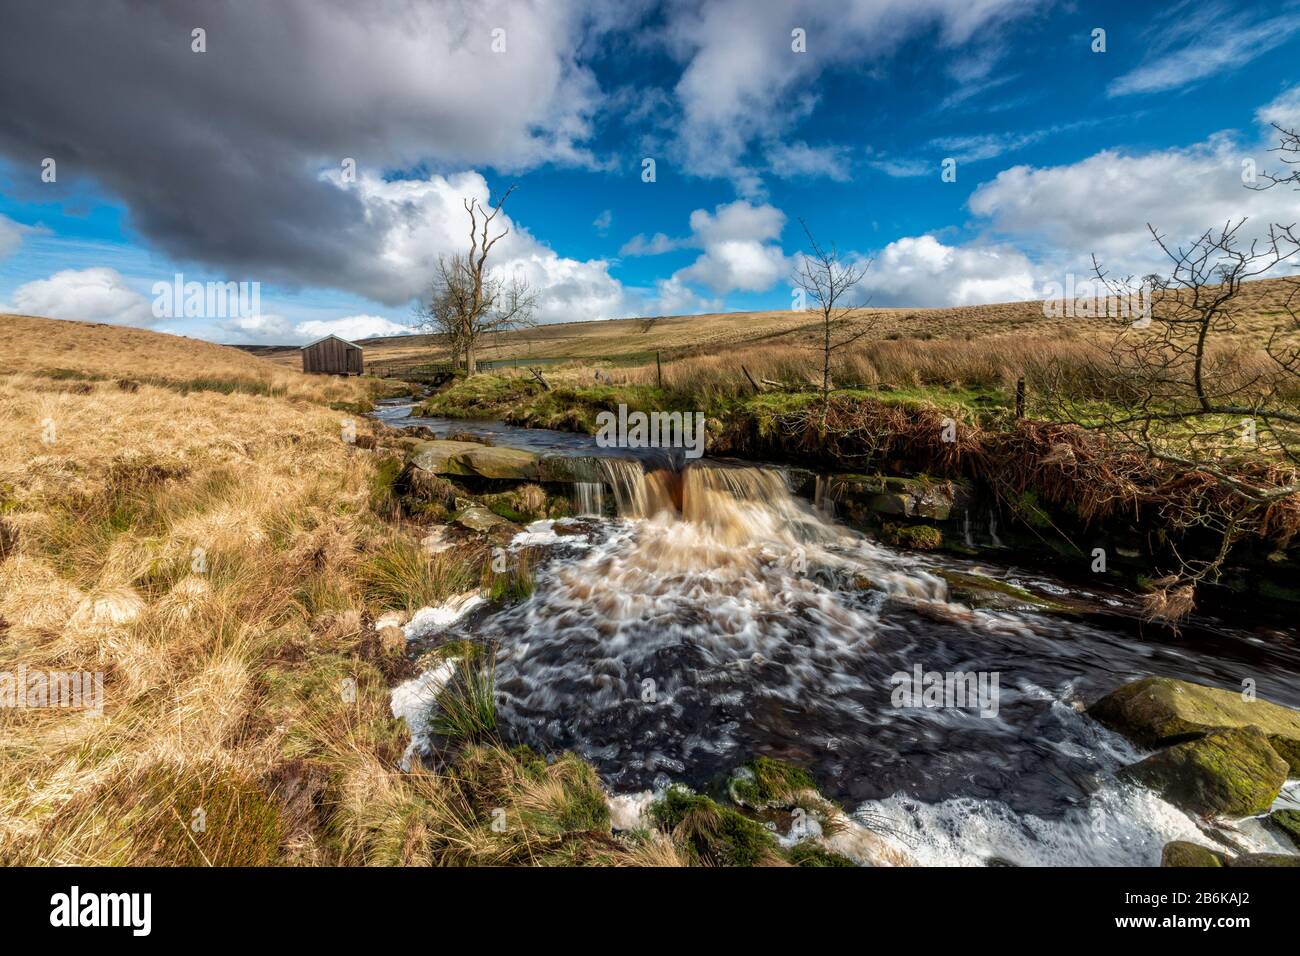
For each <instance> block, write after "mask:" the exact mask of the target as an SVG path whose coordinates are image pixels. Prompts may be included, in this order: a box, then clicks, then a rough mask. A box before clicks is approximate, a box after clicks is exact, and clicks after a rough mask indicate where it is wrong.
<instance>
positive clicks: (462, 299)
mask: <svg viewBox="0 0 1300 956" xmlns="http://www.w3.org/2000/svg"><path fill="white" fill-rule="evenodd" d="M514 191H515V187H514V186H511V187H510V188H509V189H507V190H506V191H505V194H504V195H502V197H501V198H500V199H499V200H497V202H496V205H494V206H492V208H491V209H490V210H489V209H488V208H487V207H486V206H483V205H481V204H480V203H479V201H478V200H477V199H466V200H465V201H464V203H465V211H466V212H467V213H469V252H468V253H466V254H463V255H462V254H460V253H457V254H455V255H451V256H439V257H438V267H437V272H436V274H435V275H434V278H433V282H432V286H431V288H430V290H429V294H428V296H427V298H426V299H425V301H423V302H421V303H420V305H419V306H418V307H417V308H416V316H417V319H418V320H419V325H420V327H421V328H424V329H427V330H428V331H431V332H434V333H436V334H439V335H441V336H442V337H443V338H444V339H445V341H446V343H447V347H448V350H449V351H450V353H451V358H452V361H453V362H454V363H459V362H460V360H461V359H462V358H463V359H464V362H465V370H466V373H467V374H469V375H473V374H474V373H475V372H476V371H477V365H476V356H475V353H476V350H477V349H478V346H479V345H480V343H481V342H482V341H483V337H484V336H486V335H491V334H495V333H498V332H504V331H507V330H510V329H518V328H524V327H526V326H530V325H532V324H533V311H534V309H535V308H536V305H537V297H536V295H535V294H534V293H533V292H532V290H531V289H530V288H529V286H528V283H527V281H526V280H524V279H523V278H522V277H520V276H518V275H514V276H511V277H509V278H506V277H504V276H502V275H500V274H498V273H496V272H493V271H492V270H491V269H489V268H488V265H487V259H488V254H489V253H490V252H491V251H492V248H493V247H494V246H495V245H496V244H497V243H498V242H500V241H501V240H502V239H504V238H505V237H506V236H507V235H508V234H509V232H510V229H509V228H508V227H504V226H503V227H502V228H501V230H500V232H497V233H496V234H495V235H493V229H492V223H493V221H494V220H495V219H496V218H497V216H498V215H500V213H501V209H502V207H504V206H505V202H506V200H507V199H508V198H510V194H511V193H512V192H514Z"/></svg>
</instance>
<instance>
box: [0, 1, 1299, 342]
mask: <svg viewBox="0 0 1300 956" xmlns="http://www.w3.org/2000/svg"><path fill="white" fill-rule="evenodd" d="M10 20H11V22H10V23H9V24H7V27H8V28H9V29H7V34H8V36H9V41H10V44H11V46H10V49H9V50H8V51H6V53H5V56H2V57H0V311H5V310H8V311H18V312H35V313H38V314H47V315H53V316H54V317H57V318H66V319H83V320H90V321H106V322H118V323H124V324H134V325H141V326H145V327H149V328H154V329H158V330H161V331H170V332H176V333H180V334H186V335H194V336H200V337H204V338H209V339H213V340H216V341H223V342H278V343H290V342H301V341H305V340H308V339H310V338H315V337H318V336H319V335H320V334H324V333H325V332H329V331H335V332H339V333H340V334H344V335H346V336H350V337H363V336H366V335H373V334H383V333H392V332H397V331H401V330H403V329H405V328H406V327H408V326H409V324H410V322H411V305H412V302H413V301H414V299H415V298H416V297H417V296H418V295H419V294H420V292H421V290H422V289H423V288H425V286H426V285H427V282H428V280H429V279H430V277H431V275H432V269H433V264H434V263H435V262H436V259H437V257H438V255H440V254H447V253H451V252H455V251H457V249H458V248H459V244H460V243H461V242H462V241H463V237H464V233H465V230H466V228H467V219H466V214H465V211H464V209H463V208H462V206H461V200H462V199H463V198H464V197H475V198H478V199H480V200H486V199H488V198H489V196H495V195H497V194H499V192H500V191H501V190H502V189H504V188H505V187H506V186H507V185H509V184H511V183H515V184H517V185H518V189H517V191H516V192H515V193H514V194H513V195H512V196H511V198H510V201H509V203H508V205H507V207H506V212H507V214H508V217H509V221H510V224H511V226H512V234H511V235H510V236H509V237H508V239H507V240H505V241H503V243H502V245H501V246H500V247H499V255H500V258H499V260H498V262H499V265H500V266H501V267H502V268H507V269H516V270H522V271H523V273H524V274H525V275H526V276H527V278H528V279H529V281H530V283H531V284H532V285H533V287H534V288H535V290H537V291H538V293H539V296H540V299H539V301H540V309H539V316H538V317H539V318H540V319H541V320H542V321H548V322H551V321H564V320H588V319H600V318H614V317H620V316H625V315H645V314H675V313H698V312H705V311H719V310H734V309H753V308H788V307H789V305H790V281H789V276H790V273H791V269H792V261H793V257H794V256H796V255H797V254H798V252H799V250H800V249H801V247H802V246H803V245H805V242H804V237H803V233H802V229H801V227H800V226H799V223H798V220H799V219H803V220H804V221H806V222H807V224H808V226H809V228H810V229H811V230H812V231H813V233H814V234H815V235H816V236H817V237H818V238H819V239H820V240H821V241H823V242H824V243H831V242H833V243H835V244H836V245H837V247H838V248H839V249H840V250H842V251H844V252H845V253H846V254H847V255H849V256H851V257H861V258H871V259H872V260H873V261H872V265H871V268H870V271H869V272H868V280H867V282H866V283H865V286H866V288H865V289H864V294H866V295H868V296H869V299H870V302H871V303H873V304H875V305H882V306H891V305H902V306H931V305H961V304H972V303H978V302H996V301H1008V300H1013V299H1023V298H1031V297H1035V296H1040V295H1042V294H1043V287H1044V286H1045V285H1046V284H1047V283H1050V282H1064V278H1065V276H1066V274H1068V273H1071V272H1073V273H1075V274H1076V275H1080V276H1082V275H1084V274H1086V273H1087V271H1088V267H1089V262H1090V256H1091V255H1092V254H1093V253H1096V254H1098V255H1099V256H1100V257H1101V258H1102V260H1103V261H1104V262H1106V263H1107V265H1108V266H1110V267H1112V268H1113V269H1114V270H1116V271H1117V272H1119V273H1133V274H1144V273H1146V272H1149V271H1152V270H1153V269H1157V268H1159V266H1160V258H1159V254H1158V252H1157V250H1155V249H1154V248H1153V246H1152V244H1151V242H1150V240H1149V236H1148V234H1147V232H1146V223H1147V222H1153V223H1155V224H1157V225H1159V226H1160V228H1161V229H1162V230H1163V231H1164V232H1166V233H1168V234H1169V235H1171V236H1173V237H1175V238H1187V237H1191V236H1193V235H1195V234H1197V233H1199V232H1200V231H1202V230H1204V229H1205V228H1208V227H1211V226H1214V225H1216V224H1220V223H1222V222H1223V221H1224V220H1225V219H1226V218H1239V217H1242V216H1248V217H1250V220H1251V224H1252V226H1251V228H1254V227H1255V226H1256V225H1258V226H1259V227H1263V226H1264V225H1266V224H1267V223H1268V222H1269V221H1276V222H1282V223H1292V222H1296V221H1297V220H1300V193H1297V192H1295V191H1293V190H1281V189H1274V190H1270V191H1266V192H1255V191H1251V190H1248V189H1246V188H1245V185H1244V183H1243V176H1244V175H1245V170H1246V165H1243V164H1248V163H1249V162H1252V161H1253V162H1254V163H1255V164H1256V166H1257V168H1258V169H1261V170H1264V169H1277V168H1278V167H1279V163H1278V162H1277V158H1276V156H1275V155H1274V154H1271V153H1269V152H1268V149H1269V147H1270V146H1272V145H1275V144H1276V136H1275V135H1274V134H1272V133H1271V131H1270V128H1269V123H1271V122H1278V123H1281V124H1282V125H1284V126H1288V127H1290V128H1294V127H1295V126H1297V125H1300V92H1298V91H1300V57H1297V52H1298V51H1300V5H1298V4H1296V3H1282V4H1268V5H1264V4H1229V3H1214V2H1209V3H1184V4H1178V5H1174V6H1172V7H1165V6H1164V5H1155V4H1151V5H1145V4H1133V3H1089V4H1087V5H1086V7H1085V6H1084V5H1082V4H1071V3H1053V2H1026V0H1017V2H1011V0H960V2H957V0H905V2H904V0H871V2H865V0H840V2H835V3H832V2H824V0H793V2H783V3H777V2H764V0H745V2H742V0H717V2H711V3H703V4H699V3H689V4H688V3H673V2H668V3H652V2H649V0H644V2H641V0H638V2H630V3H626V4H620V5H618V6H617V7H615V6H613V5H610V4H600V3H594V2H582V0H565V2H560V0H554V2H548V3H540V2H538V3H526V2H512V0H490V2H485V3H475V4H472V5H471V4H459V3H436V4H434V3H430V4H419V3H416V4H407V3H399V2H396V0H394V2H391V3H387V2H381V3H376V4H374V5H368V6H367V7H366V9H365V10H364V12H360V11H358V10H355V9H353V5H351V4H346V3H343V2H342V0H338V2H334V0H330V2H316V3H307V2H304V0H284V2H282V3H277V4H268V5H265V6H262V5H259V6H258V7H256V8H254V7H250V6H248V5H245V4H239V3H235V2H233V0H232V2H215V3H208V4H202V5H200V4H188V3H179V4H174V5H172V4H169V5H167V7H166V8H165V12H164V11H162V10H160V11H159V12H157V13H154V14H152V15H149V16H146V15H144V14H143V13H142V12H141V7H139V6H138V5H127V4H125V3H120V2H118V0H107V2H104V3H78V2H70V3H66V4H58V5H49V4H40V3H35V2H31V3H29V2H27V0H18V2H17V3H16V4H14V5H13V11H12V14H11V16H10ZM196 27H198V28H202V29H203V30H204V31H205V33H204V46H205V48H204V50H202V51H196V50H195V49H194V40H193V34H192V30H193V29H194V28H196ZM1098 28H1100V29H1103V30H1104V31H1105V50H1104V52H1094V50H1093V46H1094V45H1095V44H1096V41H1095V39H1094V36H1093V31H1094V30H1096V29H1098ZM798 30H801V31H803V37H804V47H805V49H804V51H802V52H800V51H798V50H796V49H794V47H795V46H797V45H798V44H797V42H796V41H797V37H796V36H795V35H793V34H792V31H798ZM494 31H504V32H503V33H501V34H496V33H494ZM498 36H499V37H500V38H501V39H503V40H504V49H493V40H494V37H498ZM0 43H4V40H3V39H0ZM50 62H59V63H61V64H64V66H63V67H61V68H60V69H59V70H57V71H50V70H48V69H47V68H46V67H45V65H46V64H48V63H50ZM47 158H48V159H53V160H54V161H55V168H56V175H57V178H56V180H55V181H54V182H43V181H42V178H41V172H42V163H43V161H44V160H46V159H47ZM646 158H650V159H653V160H654V163H655V174H656V175H655V181H654V182H645V181H643V176H642V171H643V161H644V160H645V159H646ZM346 159H354V160H355V161H356V179H355V181H351V180H350V179H349V178H348V176H346V175H345V174H344V173H343V168H344V161H345V160H346ZM945 159H952V160H955V162H956V167H955V168H956V181H955V182H945V181H943V179H942V178H941V170H942V163H943V161H944V160H945ZM178 272H179V273H182V274H183V275H184V277H185V279H186V280H188V281H199V282H206V281H227V280H228V281H235V282H258V283H260V284H261V297H260V304H261V308H260V313H259V314H257V315H255V316H228V315H203V316H196V317H190V318H184V317H174V316H166V315H164V316H160V315H157V314H155V310H154V309H153V307H152V306H153V295H152V288H153V285H154V283H156V282H170V281H171V280H172V277H173V275H174V274H175V273H178Z"/></svg>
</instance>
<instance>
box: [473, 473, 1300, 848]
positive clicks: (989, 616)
mask: <svg viewBox="0 0 1300 956" xmlns="http://www.w3.org/2000/svg"><path fill="white" fill-rule="evenodd" d="M598 468H599V474H598V475H594V476H593V478H598V479H599V480H593V481H592V482H590V483H589V484H590V485H592V486H593V487H588V488H585V489H583V490H581V491H579V492H578V494H579V495H582V496H585V507H584V508H583V510H584V511H586V512H587V513H589V514H592V515H598V514H601V513H602V512H603V511H604V510H606V509H605V500H604V497H603V496H604V495H605V494H607V493H609V494H612V497H613V506H614V508H616V511H617V514H618V517H617V518H595V519H584V520H583V521H581V522H580V523H579V524H580V528H581V531H582V532H583V533H581V534H573V533H566V534H563V535H557V534H555V533H554V531H555V529H554V527H553V523H551V522H539V523H537V524H536V525H534V526H532V527H530V528H529V529H528V531H527V532H526V533H525V534H523V535H521V536H520V537H519V538H518V539H517V547H521V546H524V545H530V546H536V545H538V544H543V545H545V549H544V550H545V556H544V557H543V558H542V559H541V560H540V563H539V564H538V565H537V566H536V568H535V571H534V577H535V584H536V588H535V591H534V594H533V595H532V597H531V598H529V599H528V600H526V601H524V602H523V603H520V604H517V605H514V606H511V607H508V608H505V609H502V610H498V611H496V612H495V613H488V614H487V616H479V617H474V618H470V619H467V622H465V623H462V624H461V625H460V626H459V628H457V629H454V630H453V632H451V634H450V635H448V636H466V637H474V638H478V639H482V640H489V641H492V642H494V643H496V644H497V646H498V657H497V697H498V715H499V719H500V722H501V726H502V728H503V730H504V732H505V734H506V735H507V736H508V737H509V738H510V739H512V740H515V741H518V742H525V743H529V744H532V745H534V746H536V747H538V748H539V749H541V750H543V751H548V752H553V751H559V750H566V749H567V750H573V751H575V752H577V753H579V754H581V755H582V756H583V757H585V758H586V759H588V760H589V761H591V762H592V763H593V765H595V766H596V767H597V769H598V770H599V771H600V773H601V775H602V777H603V779H604V780H605V781H606V783H607V784H608V785H609V787H610V788H611V789H612V790H615V791H621V792H631V791H637V790H641V789H645V788H656V787H662V786H664V785H666V784H667V783H668V782H670V781H684V782H686V783H689V784H691V785H694V786H696V787H706V786H709V785H710V784H716V783H717V781H718V780H719V779H721V778H722V777H723V776H724V775H725V774H727V772H728V771H730V770H731V769H732V768H734V767H735V766H736V765H737V764H739V763H741V762H743V761H744V760H746V759H749V758H751V757H753V756H755V755H758V754H765V755H769V756H774V757H778V758H781V759H784V760H787V761H790V762H792V763H794V764H797V765H799V766H802V767H805V768H807V769H809V770H810V771H811V772H812V773H813V774H814V776H815V777H816V779H817V781H818V784H819V786H820V787H821V789H822V790H823V792H824V793H826V794H827V795H828V796H830V797H833V798H836V799H838V800H841V801H842V802H844V804H845V805H846V806H848V807H850V808H861V809H862V810H863V811H873V812H874V813H876V814H877V815H881V814H883V815H884V816H885V817H887V818H888V819H889V820H890V821H892V823H891V826H892V827H893V829H894V830H895V831H896V832H897V833H898V837H897V838H898V839H899V840H901V841H902V842H903V843H904V844H905V845H906V848H907V850H908V852H909V853H911V854H912V855H913V856H914V857H915V858H916V859H918V860H919V861H921V862H933V863H953V862H962V863H972V862H974V863H979V862H983V861H984V860H985V859H987V858H988V857H991V856H1001V857H1004V858H1007V859H1010V860H1013V861H1015V862H1020V863H1153V862H1156V861H1158V858H1159V849H1160V846H1161V845H1162V844H1163V842H1164V841H1166V840H1168V839H1174V838H1180V837H1182V838H1186V837H1190V836H1194V835H1197V828H1196V826H1195V824H1194V823H1193V822H1192V821H1191V820H1189V819H1188V818H1187V817H1186V816H1184V815H1183V814H1181V813H1180V812H1179V811H1177V810H1176V809H1174V808H1173V807H1171V806H1169V805H1168V804H1165V803H1164V802H1163V801H1161V800H1159V799H1158V798H1157V797H1155V796H1154V795H1153V794H1151V793H1149V792H1146V791H1140V790H1137V789H1136V788H1132V787H1128V786H1124V785H1120V784H1117V783H1116V782H1115V781H1114V780H1113V774H1114V772H1115V771H1116V770H1117V769H1118V768H1119V767H1121V766H1122V765H1124V764H1126V763H1131V762H1133V761H1135V760H1137V759H1140V756H1141V754H1139V753H1137V752H1136V751H1134V750H1133V749H1132V748H1131V747H1130V746H1129V745H1128V744H1127V743H1125V742H1124V741H1123V740H1122V739H1121V738H1119V737H1117V736H1116V735H1114V734H1112V733H1110V732H1108V731H1107V730H1105V729H1104V728H1102V727H1101V726H1100V725H1098V724H1096V723H1095V722H1094V721H1092V720H1091V719H1089V718H1088V717H1086V716H1085V715H1084V714H1083V713H1082V712H1081V708H1082V705H1083V704H1084V703H1085V702H1090V701H1092V700H1093V699H1095V698H1096V697H1098V696H1100V695H1101V694H1103V693H1105V692H1106V691H1109V690H1111V689H1113V688H1114V687H1116V686H1117V685H1119V684H1121V683H1123V682H1125V681H1127V680H1131V679H1134V678H1137V677H1142V676H1146V675H1151V674H1157V675H1169V676H1176V677H1181V678H1187V679H1191V680H1196V681H1200V682H1203V683H1208V684H1216V685H1220V686H1225V687H1234V688H1237V687H1240V686H1241V682H1242V680H1243V679H1246V678H1250V679H1253V680H1255V681H1256V682H1257V684H1258V689H1259V693H1260V695H1261V696H1263V697H1265V698H1267V699H1271V700H1275V701H1277V702H1279V703H1284V704H1289V705H1291V706H1300V650H1298V649H1297V644H1296V641H1295V640H1293V639H1285V638H1278V637H1272V638H1265V637H1257V636H1253V635H1251V634H1248V633H1242V632H1234V631H1232V630H1230V629H1228V628H1218V629H1214V630H1198V631H1194V632H1193V631H1185V632H1184V633H1183V634H1182V635H1181V636H1178V635H1174V634H1172V633H1170V632H1169V631H1167V630H1164V629H1159V628H1146V629H1145V630H1144V629H1143V628H1141V627H1139V626H1138V625H1136V624H1133V623H1128V624H1125V625H1124V626H1103V625H1101V624H1099V623H1096V620H1102V621H1104V620H1106V619H1105V618H1099V619H1093V618H1092V617H1089V616H1087V615H1084V616H1077V615H1076V616H1062V615H1061V614H1059V613H1052V612H1046V611H1040V610H1035V609H1033V608H1031V607H1023V606H1022V607H1016V608H1014V609H1007V610H988V609H984V610H982V609H977V608H971V607H966V606H963V605H962V604H961V603H960V602H957V601H955V600H952V599H951V597H950V594H949V588H948V585H947V583H946V581H945V578H944V576H943V573H942V572H943V571H944V570H945V569H963V570H970V569H972V566H971V565H970V564H969V563H961V562H956V561H951V560H947V559H937V558H931V557H922V556H914V555H906V554H902V553H899V552H895V551H893V550H890V549H888V548H885V547H883V546H881V545H878V544H876V543H874V542H872V541H870V540H869V539H867V538H865V537H864V536H862V535H860V534H857V533H855V532H854V531H852V530H850V529H849V528H847V527H845V526H843V525H841V524H839V523H837V522H835V521H834V520H833V519H831V518H829V517H827V516H826V514H825V513H824V512H822V511H818V510H815V509H814V508H813V507H812V506H811V505H810V504H809V503H807V502H805V501H803V500H801V499H799V498H796V497H795V496H793V495H791V494H790V493H789V491H788V490H787V488H786V484H785V480H784V477H783V475H782V474H781V472H780V471H779V470H776V469H772V468H759V467H737V466H725V465H722V464H720V463H714V462H709V461H708V460H702V461H700V462H696V463H692V464H690V466H689V467H686V468H685V469H683V470H674V469H672V468H665V467H655V466H654V465H646V464H643V463H642V462H638V461H634V460H626V459H608V460H605V461H602V462H599V463H598ZM597 488H599V489H600V490H599V491H597V490H596V489H597ZM607 490H608V491H607ZM564 530H566V531H568V532H572V531H573V530H575V529H573V528H568V529H564ZM977 570H980V571H981V572H983V573H985V574H990V575H993V576H997V577H1006V576H1008V574H1013V575H1014V572H1009V571H1008V570H1007V569H997V568H989V567H987V566H984V567H979V568H977ZM1014 579H1015V580H1017V581H1019V582H1020V583H1021V584H1023V585H1025V586H1026V587H1028V588H1030V589H1035V590H1039V591H1040V592H1048V593H1053V594H1066V593H1069V592H1070V591H1071V589H1069V588H1066V587H1064V586H1062V585H1061V584H1060V583H1059V582H1053V581H1050V580H1046V579H1044V578H1042V577H1041V576H1025V575H1019V576H1016V577H1015V578H1014ZM1077 597H1078V593H1077V592H1076V598H1077ZM1124 601H1125V599H1124V598H1123V597H1122V596H1117V595H1105V594H1096V593H1087V594H1084V595H1083V597H1082V600H1079V601H1076V603H1079V604H1084V605H1087V604H1089V603H1091V604H1094V605H1095V606H1096V609H1098V610H1104V609H1113V608H1114V607H1116V606H1120V607H1121V608H1122V606H1123V604H1124ZM1114 620H1115V621H1123V620H1124V619H1123V618H1121V617H1117V618H1115V619H1114ZM917 667H919V668H920V669H921V670H922V671H924V672H931V671H937V672H963V673H976V674H982V675H985V676H986V677H989V676H991V675H997V680H998V684H997V695H996V698H995V701H996V714H995V715H994V714H991V713H989V712H988V711H989V710H991V709H992V708H986V709H985V710H984V711H983V712H981V709H980V708H977V707H974V706H968V707H965V708H957V707H942V708H924V707H906V706H903V707H900V706H896V703H897V702H896V701H895V699H894V697H893V691H894V687H895V684H894V682H893V681H891V677H892V676H893V675H895V674H898V673H900V672H903V673H908V674H911V673H912V672H913V671H914V669H915V668H917ZM1238 839H1239V840H1241V841H1244V842H1243V845H1248V846H1254V847H1262V848H1265V849H1271V850H1282V849H1284V847H1280V846H1277V845H1276V844H1275V843H1274V842H1273V841H1271V838H1269V837H1268V836H1267V835H1266V834H1264V833H1263V832H1262V831H1261V830H1259V828H1258V827H1254V828H1251V827H1249V826H1247V828H1246V831H1245V834H1244V835H1239V836H1238Z"/></svg>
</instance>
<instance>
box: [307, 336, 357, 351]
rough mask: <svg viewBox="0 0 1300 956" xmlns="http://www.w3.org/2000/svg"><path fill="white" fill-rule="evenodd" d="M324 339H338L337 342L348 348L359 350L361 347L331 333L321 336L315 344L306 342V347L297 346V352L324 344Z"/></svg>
mask: <svg viewBox="0 0 1300 956" xmlns="http://www.w3.org/2000/svg"><path fill="white" fill-rule="evenodd" d="M326 339H338V340H339V341H340V342H342V343H343V344H344V345H350V346H352V347H353V348H354V349H360V348H361V346H360V345H357V343H355V342H349V341H348V340H347V339H345V338H342V337H341V336H338V335H335V334H334V333H332V332H331V333H330V334H329V335H322V336H321V337H320V338H318V339H317V340H316V341H315V342H308V343H307V344H306V345H302V346H299V350H300V351H301V350H302V349H309V348H311V347H312V346H313V345H320V343H322V342H324V341H325V340H326ZM362 351H363V352H364V351H365V349H362Z"/></svg>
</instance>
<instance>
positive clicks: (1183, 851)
mask: <svg viewBox="0 0 1300 956" xmlns="http://www.w3.org/2000/svg"><path fill="white" fill-rule="evenodd" d="M1160 865H1161V866H1177V867H1188V866H1210V867H1213V866H1220V867H1221V866H1223V865H1224V856H1223V854H1222V853H1215V852H1214V851H1213V850H1211V849H1210V848H1209V847H1205V846H1201V845H1200V844H1199V843H1192V842H1190V841H1188V840H1173V841H1171V842H1169V843H1166V844H1165V848H1164V850H1162V851H1161V853H1160Z"/></svg>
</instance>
